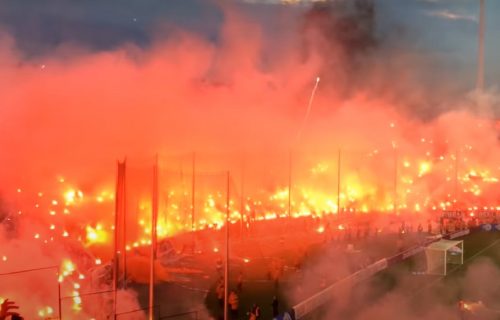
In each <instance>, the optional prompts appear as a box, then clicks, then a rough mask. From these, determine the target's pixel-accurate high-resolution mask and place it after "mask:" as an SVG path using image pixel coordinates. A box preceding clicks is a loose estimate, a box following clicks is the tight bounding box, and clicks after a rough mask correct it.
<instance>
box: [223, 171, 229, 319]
mask: <svg viewBox="0 0 500 320" xmlns="http://www.w3.org/2000/svg"><path fill="white" fill-rule="evenodd" d="M226 197H227V198H226V235H225V236H226V263H225V267H224V320H228V319H229V317H228V316H229V315H228V311H229V310H228V302H229V301H228V288H229V171H228V172H227V186H226Z"/></svg>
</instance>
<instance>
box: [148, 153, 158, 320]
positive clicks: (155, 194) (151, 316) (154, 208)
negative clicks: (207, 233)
mask: <svg viewBox="0 0 500 320" xmlns="http://www.w3.org/2000/svg"><path fill="white" fill-rule="evenodd" d="M151 207H152V208H151V209H152V210H151V254H150V264H149V266H150V270H149V320H153V319H154V309H153V308H154V307H153V305H154V282H155V258H156V225H157V217H158V155H156V162H155V166H154V169H153V198H152V203H151Z"/></svg>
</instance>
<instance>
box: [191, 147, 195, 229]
mask: <svg viewBox="0 0 500 320" xmlns="http://www.w3.org/2000/svg"><path fill="white" fill-rule="evenodd" d="M192 168H193V169H192V170H193V171H192V180H191V231H193V232H194V223H195V219H194V213H195V208H194V203H195V193H194V192H195V183H196V174H195V172H196V153H194V152H193V159H192Z"/></svg>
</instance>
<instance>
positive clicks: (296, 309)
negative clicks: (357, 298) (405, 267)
mask: <svg viewBox="0 0 500 320" xmlns="http://www.w3.org/2000/svg"><path fill="white" fill-rule="evenodd" d="M498 230H500V225H499V229H498ZM470 232H471V231H470V230H469V229H465V230H460V231H457V232H454V233H450V234H447V235H444V236H435V237H432V238H428V239H426V240H425V241H424V242H423V243H422V244H420V245H415V246H413V247H411V248H409V249H407V250H405V251H402V252H400V253H398V254H396V255H394V256H391V257H388V258H384V259H381V260H378V261H377V262H375V263H372V264H370V265H369V266H367V267H365V268H364V269H362V270H359V271H356V272H354V273H353V274H351V275H349V276H347V277H346V278H343V279H341V280H339V281H337V282H335V283H333V284H332V285H330V286H329V287H327V288H326V289H323V290H321V291H320V292H318V293H316V294H314V295H313V296H311V297H309V298H307V299H306V300H304V301H302V302H300V303H298V304H296V305H295V306H293V307H292V310H291V311H290V312H288V313H287V314H288V317H290V318H291V319H293V320H299V319H302V318H304V317H305V316H306V315H308V314H309V313H311V312H313V311H314V310H316V309H317V308H319V307H321V306H322V305H324V304H325V303H327V302H329V301H332V299H333V297H334V295H335V293H336V292H339V291H341V289H342V288H343V287H347V286H352V285H354V284H356V283H358V282H361V281H364V280H366V279H368V278H370V277H372V276H373V275H375V274H376V273H378V272H380V271H382V270H384V269H387V268H388V267H391V266H393V265H395V264H398V263H400V262H402V261H403V260H406V259H408V258H410V257H412V256H414V255H416V254H418V253H420V252H422V251H424V249H425V247H426V246H428V245H430V244H431V243H433V242H437V241H439V240H440V239H442V238H444V239H455V238H459V237H463V236H466V235H468V234H470ZM281 319H285V316H281Z"/></svg>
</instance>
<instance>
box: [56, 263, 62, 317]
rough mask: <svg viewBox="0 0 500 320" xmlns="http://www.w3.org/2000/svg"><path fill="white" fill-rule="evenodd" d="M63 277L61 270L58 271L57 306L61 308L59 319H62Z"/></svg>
mask: <svg viewBox="0 0 500 320" xmlns="http://www.w3.org/2000/svg"><path fill="white" fill-rule="evenodd" d="M60 280H61V279H60V278H59V272H57V298H58V301H57V307H58V309H59V319H60V320H62V302H61V281H60Z"/></svg>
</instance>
